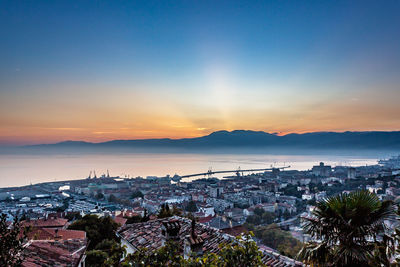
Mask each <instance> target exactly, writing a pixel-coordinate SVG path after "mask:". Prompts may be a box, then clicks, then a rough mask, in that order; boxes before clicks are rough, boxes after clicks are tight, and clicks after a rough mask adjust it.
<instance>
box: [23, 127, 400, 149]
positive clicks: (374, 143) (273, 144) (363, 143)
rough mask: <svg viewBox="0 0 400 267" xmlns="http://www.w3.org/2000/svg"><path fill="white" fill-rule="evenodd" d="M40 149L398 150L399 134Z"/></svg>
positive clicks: (234, 135)
mask: <svg viewBox="0 0 400 267" xmlns="http://www.w3.org/2000/svg"><path fill="white" fill-rule="evenodd" d="M25 148H30V149H32V148H40V149H85V150H86V149H90V150H92V149H94V150H98V149H123V150H128V151H135V150H142V151H143V150H146V149H149V150H162V149H168V150H171V149H172V150H196V149H224V148H250V149H251V148H262V149H265V148H271V149H280V148H285V149H324V150H325V149H390V150H397V149H400V131H392V132H384V131H369V132H312V133H303V134H297V133H292V134H287V135H283V136H279V135H276V134H271V133H267V132H263V131H248V130H235V131H217V132H213V133H211V134H209V135H206V136H202V137H195V138H182V139H170V138H163V139H135V140H112V141H107V142H102V143H90V142H83V141H65V142H60V143H55V144H42V145H33V146H28V147H25Z"/></svg>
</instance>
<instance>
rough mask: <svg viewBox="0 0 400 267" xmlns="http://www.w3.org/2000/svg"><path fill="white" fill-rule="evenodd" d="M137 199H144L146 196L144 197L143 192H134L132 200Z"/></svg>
mask: <svg viewBox="0 0 400 267" xmlns="http://www.w3.org/2000/svg"><path fill="white" fill-rule="evenodd" d="M137 197H141V198H143V197H144V195H143V193H142V192H141V191H139V190H138V191H135V192H133V193H132V195H131V198H137Z"/></svg>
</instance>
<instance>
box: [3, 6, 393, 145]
mask: <svg viewBox="0 0 400 267" xmlns="http://www.w3.org/2000/svg"><path fill="white" fill-rule="evenodd" d="M250 3H251V4H250ZM399 14H400V1H329V2H328V1H241V2H235V1H189V0H185V1H148V0H146V1H137V2H136V1H81V2H78V1H77V2H75V1H15V0H12V1H6V0H4V1H0V36H1V37H0V144H3V145H4V144H18V145H19V144H34V143H53V142H58V141H63V140H85V141H93V142H99V141H105V140H111V139H134V138H159V137H171V138H181V137H195V136H202V135H205V134H208V133H211V132H213V131H216V130H234V129H248V130H263V131H267V132H271V133H272V132H278V133H280V134H285V133H291V132H310V131H346V130H360V131H363V130H384V131H386V130H400V15H399Z"/></svg>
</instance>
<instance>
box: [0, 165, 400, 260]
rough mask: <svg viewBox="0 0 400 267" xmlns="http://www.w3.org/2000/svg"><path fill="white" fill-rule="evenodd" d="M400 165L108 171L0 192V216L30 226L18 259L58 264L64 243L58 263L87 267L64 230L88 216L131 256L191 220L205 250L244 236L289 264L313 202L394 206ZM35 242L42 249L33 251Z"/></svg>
mask: <svg viewBox="0 0 400 267" xmlns="http://www.w3.org/2000/svg"><path fill="white" fill-rule="evenodd" d="M399 162H400V161H399V160H398V158H393V159H389V160H382V161H379V163H377V164H376V165H370V166H358V167H352V166H336V167H331V166H329V165H326V164H324V163H323V162H321V163H319V164H316V165H315V166H313V167H312V169H310V170H307V171H298V170H287V169H285V168H271V169H266V170H265V171H259V172H255V173H250V174H246V175H245V174H243V173H241V172H239V171H238V172H237V173H236V174H235V175H233V176H227V177H224V178H220V179H218V178H215V177H212V175H211V174H210V173H209V175H207V177H200V178H199V179H196V180H191V181H186V179H185V178H184V177H178V176H177V175H176V176H174V177H170V176H166V177H152V176H149V177H146V178H143V177H137V178H120V177H112V176H110V174H109V173H108V172H107V174H104V175H102V176H100V177H97V176H96V175H93V176H92V175H90V176H89V177H88V178H86V179H82V180H71V181H60V182H49V183H41V184H34V185H29V186H24V187H18V188H3V189H0V211H1V213H3V214H5V216H6V220H7V221H8V222H9V223H11V222H12V221H13V220H14V219H15V218H20V219H21V220H22V221H21V223H22V224H23V225H28V226H31V227H33V229H34V231H33V232H31V233H30V234H28V240H30V241H29V242H28V243H27V244H25V246H26V248H25V250H24V251H28V252H29V255H30V257H29V258H28V259H26V260H24V262H25V261H31V263H32V262H33V263H35V262H36V263H37V262H42V263H43V262H50V261H53V260H54V258H55V259H58V260H59V256H57V253H62V252H60V251H62V250H61V249H60V248H61V247H63V248H64V249H67V250H68V249H70V250H69V252H70V253H72V252H74V253H75V252H76V251H78V252H79V253H75V254H74V255H75V256H74V257H69V258H68V259H64V261H67V263H68V261H69V262H70V264H71V266H84V261H85V256H84V254H85V251H87V246H88V242H87V237H86V234H85V232H82V231H78V230H68V229H67V228H68V226H69V225H71V224H73V223H74V221H76V220H78V219H81V218H82V217H84V216H85V215H96V216H97V217H98V218H109V219H112V220H113V221H114V222H115V223H117V224H118V227H119V228H118V230H117V231H116V235H118V237H119V238H120V239H121V243H122V244H123V245H125V247H126V249H127V252H128V253H129V252H131V253H133V252H135V251H136V250H137V248H138V246H140V247H141V248H147V249H158V248H160V247H162V245H163V244H164V241H165V236H164V241H163V236H162V234H159V233H158V232H157V231H159V229H161V228H163V227H164V228H165V229H167V230H168V229H171V228H174V227H175V228H176V227H179V229H178V230H177V231H178V232H179V233H180V232H183V234H182V235H183V237H182V238H185V235H186V234H187V232H190V225H191V222H190V219H192V220H193V221H195V222H196V226H195V227H197V228H196V231H199V232H201V233H202V234H204V235H202V242H203V243H204V246H206V243H207V246H206V247H207V251H208V250H209V251H212V250H213V249H214V250H215V249H216V248H217V247H218V245H219V244H220V243H221V240H224V239H225V240H226V238H227V237H229V238H232V237H235V236H238V235H240V234H242V233H246V232H248V231H249V230H250V231H253V232H254V234H255V236H254V240H255V241H256V243H257V245H258V246H259V248H260V250H262V251H263V255H266V261H268V260H269V261H270V262H273V261H276V265H271V266H302V263H300V262H298V261H296V260H294V258H295V256H296V254H297V253H298V251H299V250H300V248H301V245H302V244H303V243H304V242H307V241H309V240H310V239H311V237H310V236H309V235H308V234H306V233H305V232H304V231H303V228H302V218H306V217H308V216H311V212H312V211H313V209H314V208H315V204H316V203H317V202H318V201H320V200H323V199H324V198H326V197H328V196H332V195H337V194H339V193H350V192H353V191H356V190H367V191H369V192H372V193H375V194H376V195H377V196H378V197H379V199H380V200H393V201H396V199H397V198H398V197H399V196H400V164H399ZM163 214H164V215H163ZM165 214H166V215H165ZM143 218H147V219H146V220H143ZM160 218H164V219H160ZM165 218H169V219H168V220H170V222H169V223H170V224H168V221H165ZM177 220H178V222H179V223H178V224H175V223H174V222H176V221H177ZM137 223H139V224H137ZM163 225H164V226H163ZM171 225H172V226H171ZM192 227H193V226H192ZM180 228H182V229H183V228H184V229H186V230H185V231H186V232H185V231H183V230H182V229H180ZM175 230H176V229H175ZM193 231H194V230H193ZM167 232H168V231H167ZM170 235H172V234H170ZM279 235H281V236H279ZM42 239H43V240H45V241H43V240H42ZM211 239H212V240H211ZM41 240H42V241H43V242H44V243H45V244H46V246H44V245H39V244H40V242H41ZM49 240H50V241H51V242H53V243H52V244H51V245H49ZM218 240H220V241H218ZM57 244H58V245H57ZM194 249H195V248H192V251H194ZM203 250H206V249H205V248H204V249H203ZM43 251H47V252H46V253H44V252H43ZM63 253H64V252H63ZM32 255H34V256H32ZM278 264H281V265H278ZM60 265H62V264H61V263H60ZM24 266H30V265H29V264H28V263H26V265H24ZM66 266H69V265H68V264H67V265H66Z"/></svg>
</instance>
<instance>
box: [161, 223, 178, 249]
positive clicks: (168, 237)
mask: <svg viewBox="0 0 400 267" xmlns="http://www.w3.org/2000/svg"><path fill="white" fill-rule="evenodd" d="M180 230H181V224H180V222H179V221H178V220H177V219H173V220H165V221H163V222H162V225H161V235H162V237H163V240H162V245H164V244H165V242H168V241H179V231H180Z"/></svg>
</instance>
